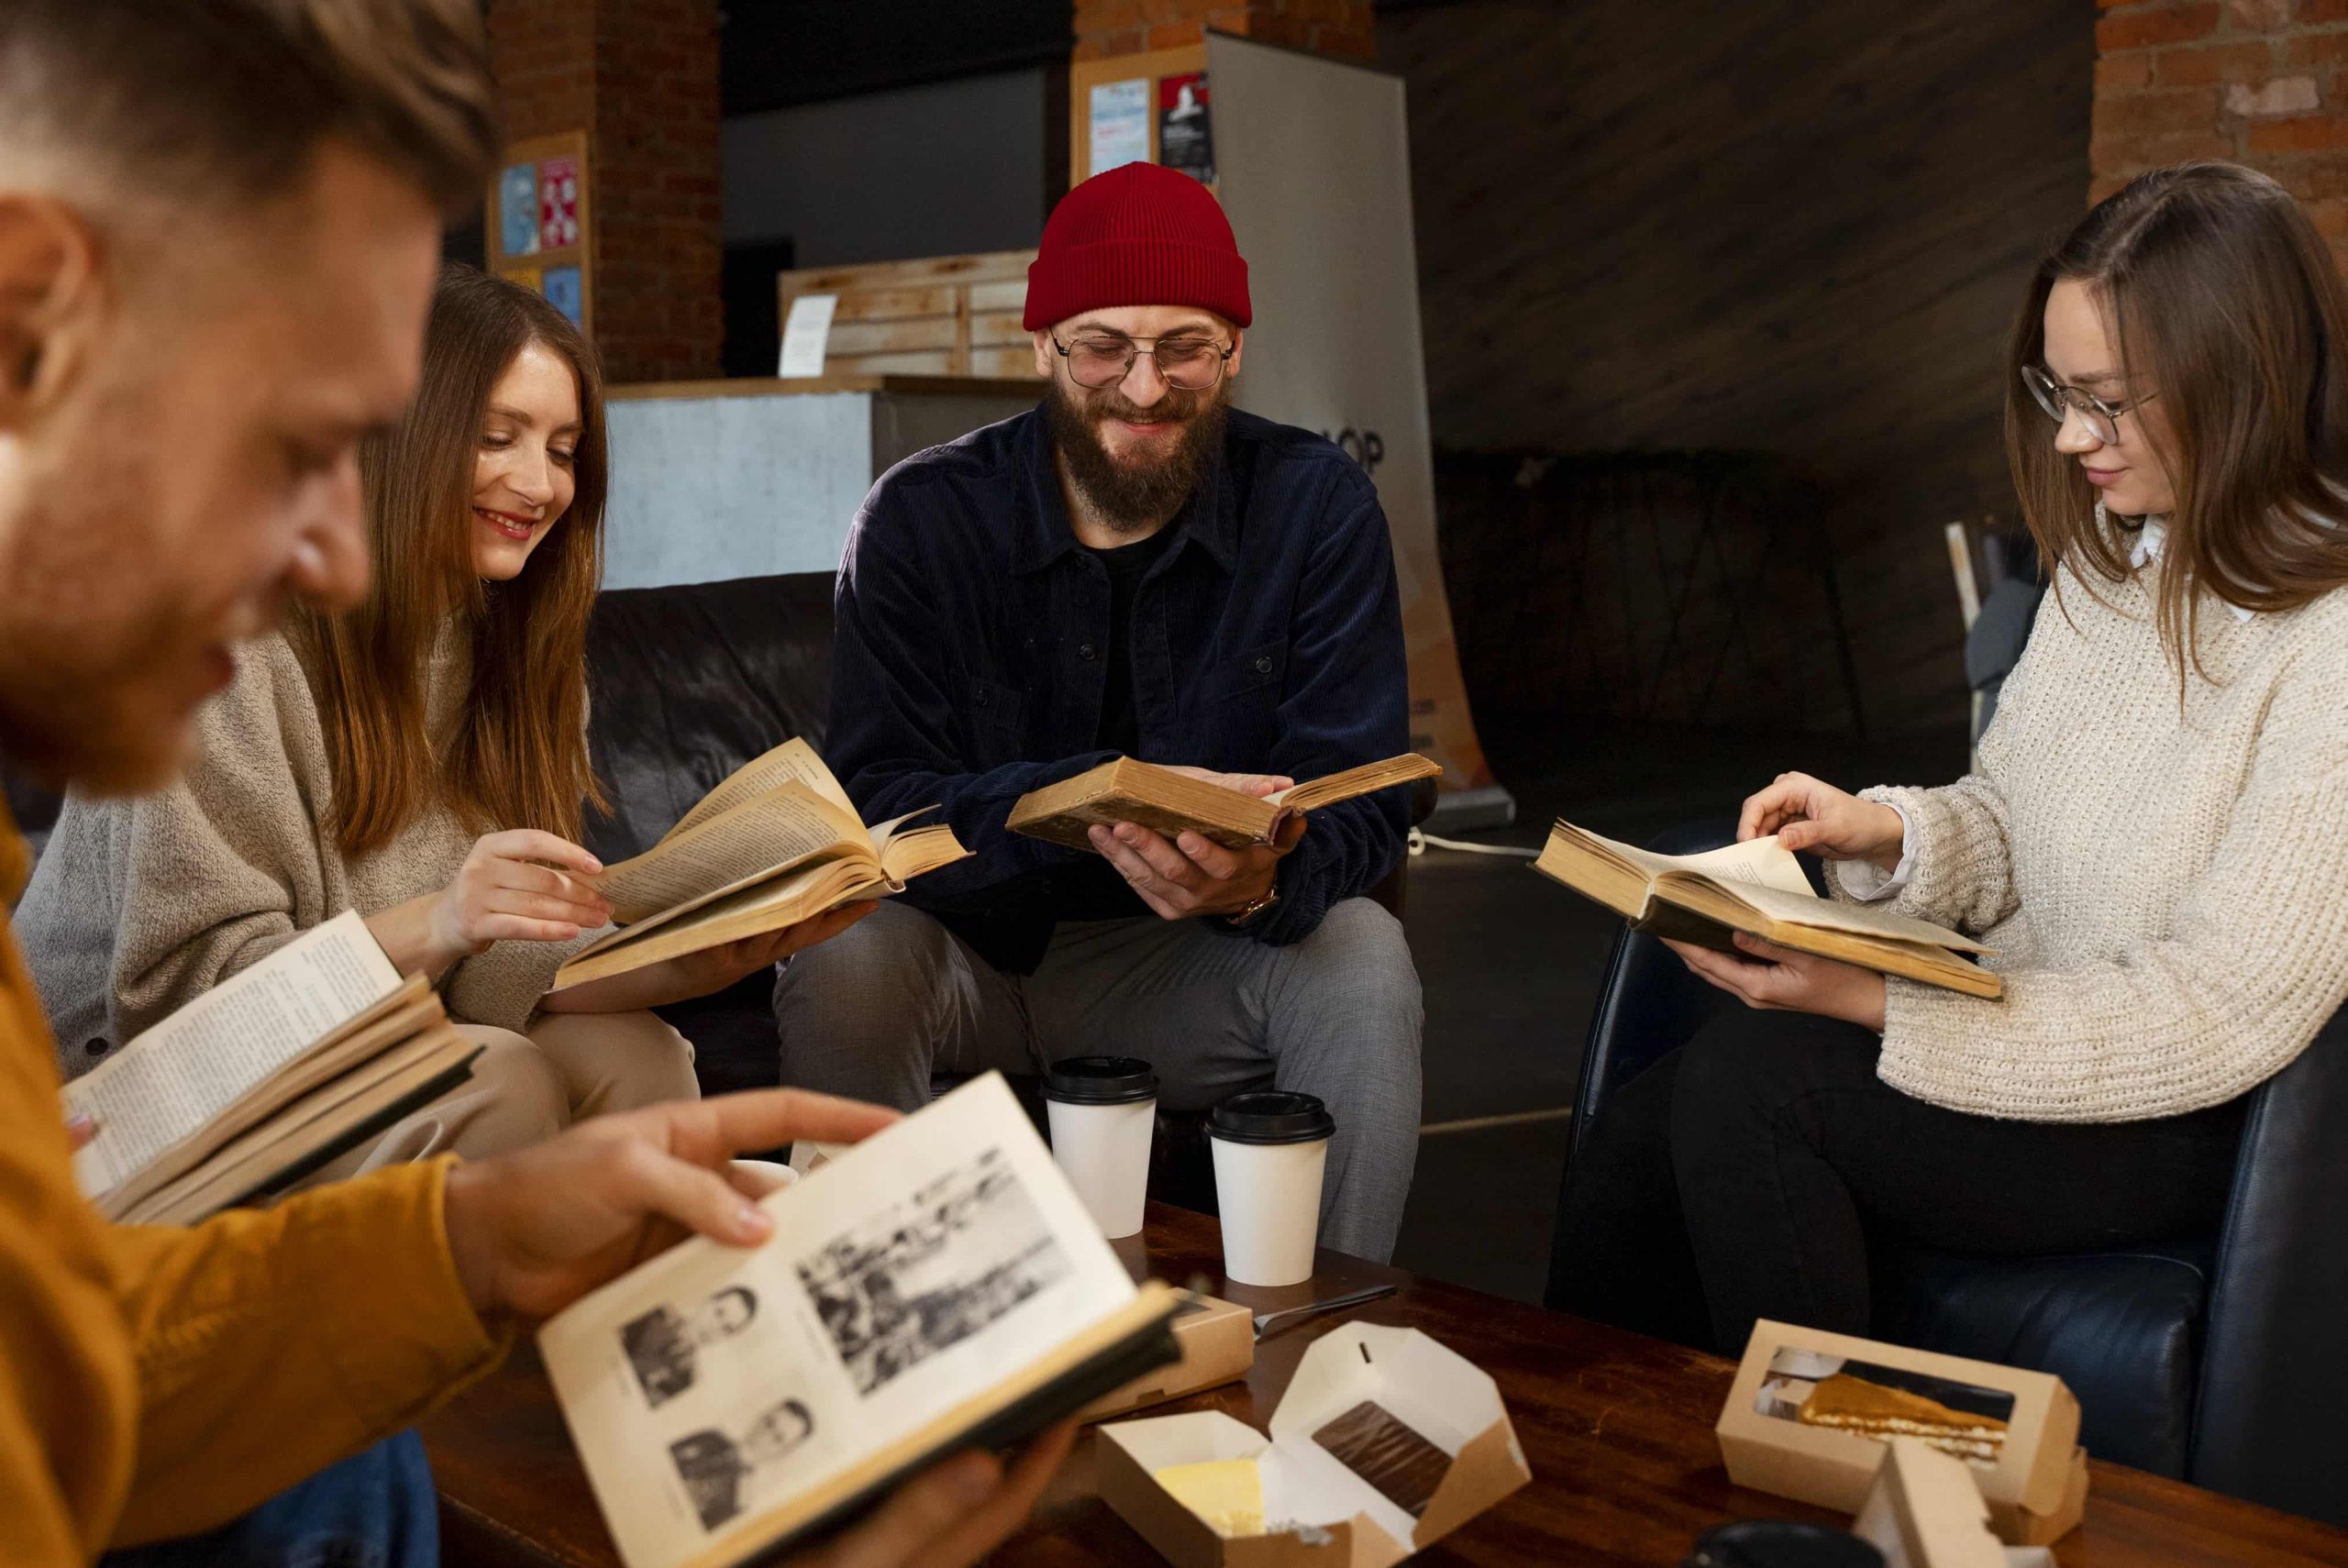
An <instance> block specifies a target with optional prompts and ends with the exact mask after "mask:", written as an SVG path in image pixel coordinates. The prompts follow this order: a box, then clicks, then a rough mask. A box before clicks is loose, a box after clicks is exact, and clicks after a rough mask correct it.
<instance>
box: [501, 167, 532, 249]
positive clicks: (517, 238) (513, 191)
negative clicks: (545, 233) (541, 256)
mask: <svg viewBox="0 0 2348 1568" xmlns="http://www.w3.org/2000/svg"><path fill="white" fill-rule="evenodd" d="M497 238H498V248H499V249H500V250H502V251H504V253H505V254H506V255H508V256H535V255H537V250H538V167H537V164H535V163H512V164H508V165H507V166H506V168H505V171H504V174H502V175H500V176H499V177H498V182H497Z"/></svg>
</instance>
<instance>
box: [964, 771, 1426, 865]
mask: <svg viewBox="0 0 2348 1568" xmlns="http://www.w3.org/2000/svg"><path fill="white" fill-rule="evenodd" d="M1442 771H1443V768H1442V766H1441V765H1440V764H1438V763H1434V762H1432V761H1429V760H1428V759H1427V758H1425V757H1423V756H1418V755H1417V754H1416V753H1405V754H1404V755H1403V756H1390V757H1387V758H1385V759H1384V760H1382V761H1379V762H1366V763H1364V764H1362V765H1361V766H1360V767H1348V768H1346V770H1345V771H1344V772H1342V773H1332V774H1329V775H1328V776H1327V777H1325V778H1315V779H1312V780H1310V781H1309V782H1306V783H1303V784H1298V785H1294V786H1292V787H1291V788H1290V789H1286V790H1280V791H1279V793H1277V794H1272V795H1243V794H1241V793H1240V792H1239V791H1238V790H1226V789H1224V787H1223V786H1221V785H1219V784H1210V783H1208V782H1206V781H1205V780H1204V779H1202V778H1191V777H1190V776H1189V775H1188V774H1183V773H1177V772H1175V771H1174V770H1173V769H1172V768H1170V767H1159V766H1157V764H1156V763H1151V762H1136V761H1135V760H1134V759H1133V758H1132V757H1130V756H1121V757H1118V758H1116V759H1115V760H1114V761H1112V762H1104V763H1102V765H1101V766H1100V767H1093V768H1088V769H1087V770H1086V771H1084V772H1082V773H1080V774H1078V775H1077V776H1076V777H1075V778H1064V779H1062V780H1061V781H1060V782H1058V784H1049V785H1047V786H1045V787H1044V788H1043V789H1041V790H1029V791H1028V792H1027V793H1026V794H1024V795H1022V796H1020V797H1019V799H1018V800H1017V801H1015V802H1013V805H1012V808H1011V815H1010V816H1009V818H1007V819H1006V821H1005V824H1004V825H1006V826H1007V827H1009V828H1010V829H1011V831H1012V832H1013V833H1022V834H1026V835H1027V836H1028V837H1030V838H1040V839H1045V840H1047V841H1049V842H1051V843H1053V844H1058V845H1066V846H1068V847H1069V848H1070V849H1084V850H1090V849H1091V847H1092V840H1091V837H1090V836H1089V835H1090V833H1091V829H1092V828H1094V827H1105V826H1110V825H1113V824H1114V823H1138V824H1140V825H1141V826H1143V827H1146V828H1150V829H1153V830H1155V831H1156V832H1158V833H1161V834H1166V835H1167V836H1168V837H1169V838H1171V837H1172V836H1173V835H1174V834H1179V833H1195V834H1201V835H1202V836H1204V837H1206V838H1208V839H1211V840H1213V842H1215V843H1216V844H1219V845H1223V846H1224V848H1225V849H1246V848H1247V847H1249V846H1250V845H1259V844H1269V843H1271V842H1272V840H1273V838H1274V837H1275V836H1276V835H1277V834H1279V827H1280V823H1282V822H1284V821H1286V820H1287V819H1288V818H1290V817H1291V816H1299V815H1303V814H1306V813H1309V812H1317V811H1319V810H1320V809H1321V808H1322V807H1324V806H1334V805H1335V804H1336V803H1337V802H1338V801H1350V800H1353V799H1355V798H1356V797H1357V796H1361V795H1368V794H1370V793H1372V792H1374V791H1376V790H1390V789H1392V788H1394V787H1395V786H1396V785H1398V784H1408V783H1411V782H1412V781H1413V780H1415V779H1420V778H1434V776H1435V775H1437V774H1439V773H1441V772H1442Z"/></svg>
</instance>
